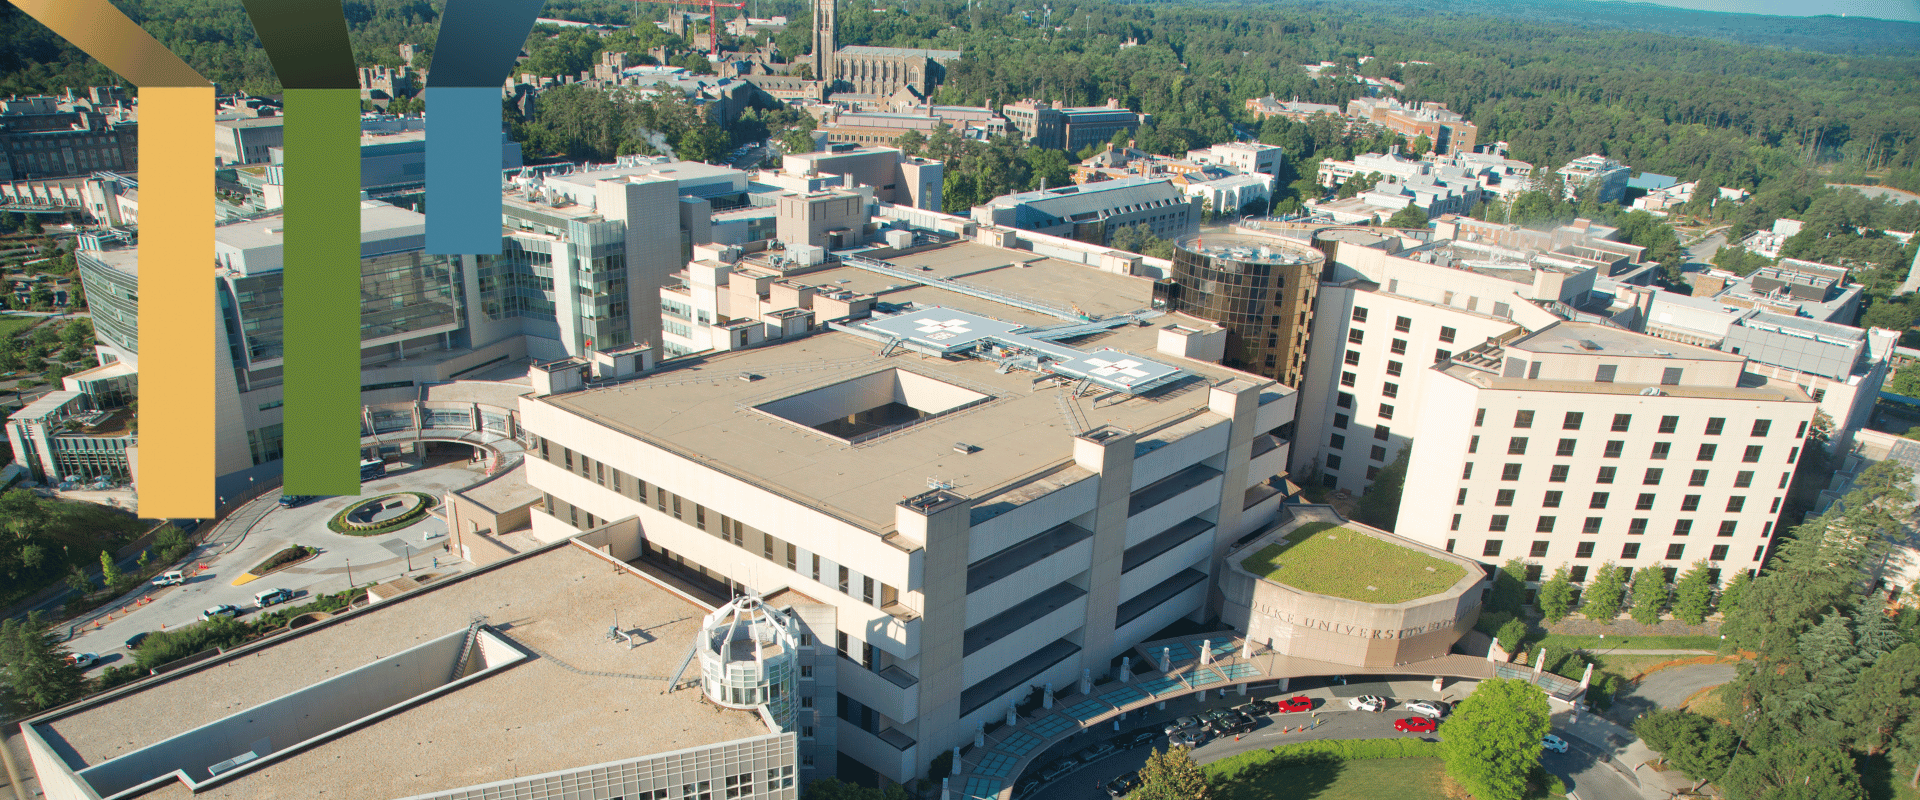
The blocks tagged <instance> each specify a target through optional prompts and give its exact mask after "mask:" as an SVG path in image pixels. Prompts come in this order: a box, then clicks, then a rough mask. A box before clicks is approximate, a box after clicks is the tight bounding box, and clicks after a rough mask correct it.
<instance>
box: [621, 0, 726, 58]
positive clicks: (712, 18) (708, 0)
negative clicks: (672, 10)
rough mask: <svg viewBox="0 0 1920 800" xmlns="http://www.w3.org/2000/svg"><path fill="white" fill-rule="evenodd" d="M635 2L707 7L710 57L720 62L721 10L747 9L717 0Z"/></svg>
mask: <svg viewBox="0 0 1920 800" xmlns="http://www.w3.org/2000/svg"><path fill="white" fill-rule="evenodd" d="M633 1H634V2H636V3H665V4H667V5H674V6H706V7H707V44H708V46H709V48H710V49H711V51H712V55H711V56H710V58H712V59H714V60H718V59H719V58H720V9H723V8H732V9H744V8H746V7H747V4H746V3H744V2H740V3H721V2H716V0H633Z"/></svg>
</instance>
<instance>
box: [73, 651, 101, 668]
mask: <svg viewBox="0 0 1920 800" xmlns="http://www.w3.org/2000/svg"><path fill="white" fill-rule="evenodd" d="M99 660H100V656H99V655H98V654H95V653H69V654H67V663H69V664H72V665H74V666H76V667H79V668H81V669H86V668H87V667H91V666H93V663H94V662H95V661H99Z"/></svg>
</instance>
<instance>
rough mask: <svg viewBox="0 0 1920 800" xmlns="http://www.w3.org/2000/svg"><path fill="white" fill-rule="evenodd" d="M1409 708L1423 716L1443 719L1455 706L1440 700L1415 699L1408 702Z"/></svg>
mask: <svg viewBox="0 0 1920 800" xmlns="http://www.w3.org/2000/svg"><path fill="white" fill-rule="evenodd" d="M1407 710H1408V711H1411V712H1413V713H1415V714H1419V715H1420V716H1423V717H1431V718H1433V719H1442V718H1444V717H1446V716H1447V714H1448V713H1449V712H1451V711H1452V710H1453V707H1452V706H1450V705H1447V704H1446V703H1442V702H1440V701H1438V700H1415V701H1412V702H1410V703H1407Z"/></svg>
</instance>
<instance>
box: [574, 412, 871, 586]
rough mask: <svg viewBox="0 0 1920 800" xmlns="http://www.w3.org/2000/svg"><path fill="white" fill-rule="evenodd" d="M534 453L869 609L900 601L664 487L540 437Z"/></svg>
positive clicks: (590, 523)
mask: <svg viewBox="0 0 1920 800" xmlns="http://www.w3.org/2000/svg"><path fill="white" fill-rule="evenodd" d="M555 451H558V452H555ZM539 453H540V458H541V459H542V460H544V461H546V462H547V463H550V464H555V465H558V466H560V467H562V468H564V469H566V470H567V471H568V472H571V473H574V474H577V475H579V476H580V477H582V478H586V479H587V480H590V481H593V482H595V483H597V484H599V485H600V486H601V487H603V488H606V489H610V490H612V491H613V492H615V493H616V494H619V495H621V496H623V497H626V498H628V499H630V500H634V501H636V502H639V503H641V504H646V503H648V502H649V501H651V502H652V504H653V507H654V510H656V511H659V512H660V513H662V514H671V515H672V516H673V518H674V519H677V520H680V521H682V522H685V523H687V524H689V525H692V526H693V527H695V528H698V529H700V530H703V531H706V532H708V533H711V534H713V535H714V537H715V538H718V539H721V540H722V541H726V542H728V543H730V544H732V545H733V546H735V547H738V548H741V549H743V550H746V551H747V552H750V553H757V554H759V555H760V557H762V558H764V559H766V560H768V561H771V562H773V563H775V564H779V565H782V566H785V567H786V568H787V569H788V570H790V571H792V572H796V573H800V574H802V575H808V576H810V577H812V578H813V580H814V581H816V582H819V583H821V584H825V585H827V586H833V587H836V588H838V589H839V590H840V593H841V594H844V595H846V596H848V597H851V598H855V599H857V600H859V601H860V602H862V603H866V604H867V605H870V606H873V607H874V608H886V607H887V606H888V605H891V604H893V603H896V602H898V600H899V590H898V589H895V588H894V587H893V586H890V585H888V584H886V583H882V582H880V581H877V580H874V579H873V578H871V577H868V576H865V575H861V574H859V573H857V572H854V571H853V570H850V569H848V568H847V567H845V566H843V565H840V564H836V563H834V562H833V561H832V560H830V559H827V558H823V557H821V556H820V554H818V553H813V552H809V551H807V550H804V549H802V548H799V547H796V546H795V545H794V544H793V543H792V542H788V541H784V540H782V539H780V538H779V537H777V536H774V535H773V534H770V533H767V532H765V531H762V530H759V529H757V528H752V527H749V526H748V525H747V524H746V523H744V522H741V521H740V520H737V519H733V518H732V517H728V516H727V515H725V514H721V513H719V512H717V511H713V510H711V509H708V508H707V507H706V506H703V505H700V504H699V503H695V502H693V501H691V500H688V499H686V498H684V497H681V496H680V495H677V494H674V493H672V492H669V491H667V489H666V487H663V486H651V487H650V486H649V485H648V484H647V482H646V481H643V480H640V479H639V478H635V477H633V476H631V475H628V474H626V473H624V472H621V471H620V470H619V469H617V468H613V467H609V466H607V465H606V463H605V462H597V461H594V460H593V459H592V458H589V457H587V455H586V454H585V453H575V452H574V451H573V450H572V449H571V448H568V447H565V446H562V445H557V444H554V443H553V441H552V440H549V439H544V438H543V439H540V442H539ZM556 456H558V460H556ZM546 499H547V506H546V507H547V513H549V514H554V515H555V516H560V515H561V513H562V509H563V507H564V513H565V517H564V518H565V519H566V520H567V521H568V524H571V525H573V526H574V527H576V528H580V527H581V522H582V521H583V520H582V518H583V517H584V522H585V523H586V524H585V528H593V527H595V526H597V525H599V524H600V523H602V522H606V520H595V519H594V516H593V514H592V513H591V512H587V513H584V514H583V513H582V512H581V511H580V509H578V508H575V507H574V506H572V505H571V504H568V503H565V502H561V501H558V500H556V499H555V498H554V497H553V495H547V498H546ZM583 529H584V528H583Z"/></svg>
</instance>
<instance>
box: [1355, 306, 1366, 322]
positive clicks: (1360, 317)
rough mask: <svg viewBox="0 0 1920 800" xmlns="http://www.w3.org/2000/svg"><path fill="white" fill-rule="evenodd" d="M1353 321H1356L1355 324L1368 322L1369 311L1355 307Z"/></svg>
mask: <svg viewBox="0 0 1920 800" xmlns="http://www.w3.org/2000/svg"><path fill="white" fill-rule="evenodd" d="M1353 321H1354V322H1366V321H1367V310H1366V309H1364V308H1361V307H1359V306H1354V308H1353Z"/></svg>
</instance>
